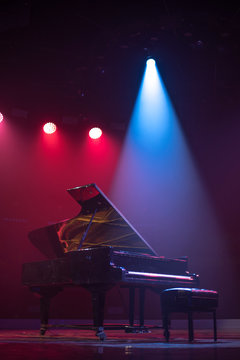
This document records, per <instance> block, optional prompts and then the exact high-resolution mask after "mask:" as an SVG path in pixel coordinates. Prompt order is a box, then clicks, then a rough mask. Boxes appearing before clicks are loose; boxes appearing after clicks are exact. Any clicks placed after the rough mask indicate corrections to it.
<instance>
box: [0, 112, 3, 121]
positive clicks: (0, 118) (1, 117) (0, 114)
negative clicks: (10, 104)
mask: <svg viewBox="0 0 240 360" xmlns="http://www.w3.org/2000/svg"><path fill="white" fill-rule="evenodd" d="M2 121H3V114H2V113H1V112H0V123H1V122H2Z"/></svg>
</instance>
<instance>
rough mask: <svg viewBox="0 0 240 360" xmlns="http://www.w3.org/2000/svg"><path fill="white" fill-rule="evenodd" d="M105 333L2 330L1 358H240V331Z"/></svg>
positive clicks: (98, 359) (112, 331)
mask: <svg viewBox="0 0 240 360" xmlns="http://www.w3.org/2000/svg"><path fill="white" fill-rule="evenodd" d="M106 333H107V339H106V340H105V341H103V342H100V341H99V340H98V339H97V338H96V337H95V335H94V333H93V331H89V330H72V329H51V330H49V331H48V332H47V333H46V334H45V336H42V337H41V336H39V331H38V330H0V359H1V360H4V359H25V360H28V359H35V360H40V359H41V360H42V359H58V360H62V359H64V360H65V359H69V360H71V359H87V360H88V359H89V360H90V359H93V360H105V359H113V360H118V359H129V360H130V359H142V360H143V359H151V360H155V359H158V360H161V359H164V360H171V359H181V360H182V359H184V360H185V359H186V360H190V359H191V360H192V359H196V360H198V359H203V360H207V359H214V360H218V359H219V360H221V359H240V331H221V332H219V334H218V341H217V342H216V343H214V341H213V339H212V331H211V330H196V331H195V340H194V342H193V343H189V342H188V340H187V339H188V333H187V331H186V330H172V331H171V341H170V342H169V343H166V342H165V341H164V337H163V333H162V330H161V329H153V330H152V331H151V333H148V334H126V333H125V332H123V331H122V330H121V331H120V330H111V331H110V330H109V331H106Z"/></svg>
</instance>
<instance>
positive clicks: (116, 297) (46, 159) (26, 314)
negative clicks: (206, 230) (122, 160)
mask: <svg viewBox="0 0 240 360" xmlns="http://www.w3.org/2000/svg"><path fill="white" fill-rule="evenodd" d="M239 36H240V8H239V7H238V6H237V5H236V4H235V3H234V2H231V1H228V2H222V3H220V2H214V1H207V2H203V1H202V2H195V1H189V2H187V1H167V0H166V1H160V0H159V1H152V0H151V1H148V2H146V3H142V2H141V3H140V2H137V1H128V2H124V1H121V2H112V3H111V4H109V3H107V2H100V1H97V2H87V1H86V2H84V1H51V2H49V3H47V2H43V1H1V2H0V111H1V112H2V113H3V114H4V115H5V120H6V121H5V122H4V123H2V124H0V127H1V128H0V136H1V140H0V166H1V168H0V169H1V170H0V191H1V194H0V199H1V207H0V211H1V212H0V234H1V236H0V241H1V252H0V278H1V288H2V294H1V298H0V304H1V306H0V317H1V318H36V317H38V314H39V312H38V299H35V298H34V297H33V295H32V294H30V293H29V291H28V289H25V288H24V287H23V286H22V285H21V265H22V263H24V262H28V261H37V260H41V259H44V257H43V256H42V255H41V254H40V253H39V252H38V250H36V249H35V248H34V247H33V246H32V245H31V243H30V242H29V240H28V238H27V234H28V232H29V231H30V230H32V229H34V228H37V227H40V226H45V225H48V224H49V223H52V222H54V221H60V220H63V219H65V218H70V217H72V216H74V215H75V214H76V212H77V210H78V207H77V205H76V204H75V203H73V201H72V199H71V198H70V197H69V195H68V194H67V193H66V189H67V188H71V187H74V186H79V185H85V184H87V183H92V182H96V183H97V185H98V186H99V187H100V188H101V189H102V190H103V191H105V192H106V193H107V194H108V193H109V191H110V187H111V182H112V179H113V177H114V173H115V169H116V166H117V163H118V159H119V155H120V151H121V145H122V143H123V141H124V136H125V134H126V130H127V126H128V122H129V120H130V117H131V112H132V109H133V106H134V102H135V99H136V96H137V92H138V89H139V86H140V83H141V79H142V75H143V72H144V67H145V60H146V58H147V56H148V55H152V56H154V57H155V58H156V59H157V65H158V69H159V72H160V74H161V76H162V78H163V80H164V83H165V85H166V88H167V90H168V93H169V95H170V97H171V100H172V102H173V105H174V107H175V110H176V112H177V114H178V116H179V121H180V125H181V127H182V129H183V132H184V135H185V137H186V139H187V142H188V144H189V147H190V149H191V153H192V155H193V158H194V160H195V163H196V166H197V168H198V170H199V172H200V174H201V177H202V180H203V182H204V186H205V187H206V189H207V192H208V195H209V198H210V201H211V203H212V206H213V208H214V211H215V214H216V218H217V219H218V223H219V224H220V226H221V231H222V233H221V235H222V239H223V241H224V248H226V249H227V250H226V253H222V252H221V251H220V252H219V251H218V246H217V244H215V246H216V248H211V249H209V244H208V242H207V241H205V239H204V237H203V239H202V243H201V246H200V248H201V253H197V251H195V249H194V247H195V245H194V238H193V243H192V245H189V247H188V249H185V248H184V253H183V254H181V255H186V256H188V257H189V259H190V267H191V268H190V270H191V271H193V272H197V273H199V274H200V276H201V285H202V286H203V287H206V288H213V289H217V290H219V292H220V295H221V297H220V298H221V302H220V307H219V317H221V318H239V317H240V310H239V296H240V291H239V290H238V274H239V270H240V264H239V255H240V247H239V238H240V222H239V212H240V201H239V199H240V189H239V183H240V168H239V157H240V146H239V142H240V122H239V113H240V103H239V95H240V85H239V83H240V70H239V64H240V61H239V60H240V41H239V38H240V37H239ZM46 120H52V121H55V122H56V123H57V125H58V129H59V134H60V135H59V136H58V139H57V141H58V144H57V147H55V146H53V145H52V144H51V143H50V142H49V141H48V140H46V139H45V138H43V137H42V136H41V135H40V133H41V127H42V125H43V123H44V122H45V121H46ZM93 124H98V125H101V126H102V128H103V130H104V131H105V132H106V133H107V134H108V142H107V145H106V148H105V149H104V150H102V152H99V151H97V152H95V151H91V150H90V149H89V147H88V144H87V143H86V140H85V139H86V136H87V131H88V129H89V127H90V126H91V125H93ZM2 125H4V126H2ZM63 134H64V135H63ZM123 197H124V194H123ZM150 201H151V200H150ZM159 207H160V208H161V203H159ZM121 210H122V212H123V213H128V209H127V208H124V205H122V208H121ZM169 216H171V215H169ZM129 220H130V221H132V222H133V223H134V225H135V226H136V228H137V229H141V230H142V231H143V232H144V236H145V238H146V239H147V241H148V242H149V244H150V245H151V246H153V247H154V248H155V249H156V251H157V252H158V253H159V255H165V253H162V252H161V244H160V243H158V242H156V240H151V239H155V238H157V234H153V231H154V229H150V228H149V224H148V223H147V220H146V223H142V221H141V220H140V219H139V218H138V215H137V213H136V215H134V214H133V213H131V216H130V218H129ZM170 220H171V219H170ZM173 226H174V223H173ZM186 226H187V225H186ZM152 235H154V236H152ZM198 237H199V234H198ZM161 241H162V240H161ZM164 248H165V249H166V250H167V252H168V255H169V254H170V256H171V248H170V247H169V248H168V247H167V245H166V244H165V247H164ZM173 256H175V255H173ZM76 295H78V296H76ZM88 300H89V297H88V294H86V293H85V291H84V290H81V289H72V290H68V291H66V292H65V293H64V294H61V295H58V297H57V298H56V303H55V307H54V309H53V310H52V311H53V312H52V316H53V317H58V318H60V317H62V318H70V317H76V318H90V317H91V307H90V305H89V301H88ZM108 301H109V306H108V310H107V317H109V318H113V319H116V318H126V309H127V300H126V294H125V293H124V292H120V290H119V289H115V290H113V291H112V292H111V294H110V296H109V300H108ZM152 301H155V303H154V304H155V306H153V305H151V306H150V305H149V306H148V310H147V317H148V318H150V319H152V318H155V317H156V316H157V315H156V314H158V315H159V309H158V299H156V298H153V300H152Z"/></svg>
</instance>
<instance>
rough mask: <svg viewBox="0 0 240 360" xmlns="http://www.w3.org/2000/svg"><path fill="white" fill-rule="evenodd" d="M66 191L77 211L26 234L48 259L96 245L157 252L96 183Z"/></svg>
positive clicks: (153, 253)
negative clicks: (62, 219)
mask: <svg viewBox="0 0 240 360" xmlns="http://www.w3.org/2000/svg"><path fill="white" fill-rule="evenodd" d="M67 191H68V192H69V194H70V195H71V196H72V197H73V198H74V199H75V200H76V201H77V202H78V204H79V205H80V208H81V210H80V213H79V214H78V215H77V216H76V217H74V218H72V219H68V220H64V221H61V222H59V223H56V224H53V225H49V226H46V227H43V228H40V229H36V230H33V231H31V232H30V233H29V238H30V240H31V242H32V244H34V246H36V247H37V248H38V249H39V250H40V251H41V252H42V253H43V254H44V255H46V256H47V257H48V258H56V257H61V256H63V255H64V253H66V252H70V251H77V250H79V251H81V249H86V248H92V247H96V246H97V247H98V246H109V247H113V248H117V249H119V250H123V251H131V252H137V253H145V254H150V255H157V254H156V252H155V251H154V250H153V249H152V247H151V246H150V245H149V244H148V243H147V242H146V241H145V240H144V239H143V238H142V236H141V235H140V234H139V233H138V232H137V230H136V229H134V227H133V226H132V225H131V224H130V223H129V222H128V221H127V219H126V218H125V217H124V216H123V215H122V214H121V213H120V211H119V210H117V209H116V207H115V206H114V205H113V204H112V202H111V201H110V200H109V199H108V198H107V197H106V195H105V194H104V193H103V192H102V191H101V190H100V189H99V188H98V187H97V185H96V184H89V185H85V186H79V187H76V188H73V189H68V190H67Z"/></svg>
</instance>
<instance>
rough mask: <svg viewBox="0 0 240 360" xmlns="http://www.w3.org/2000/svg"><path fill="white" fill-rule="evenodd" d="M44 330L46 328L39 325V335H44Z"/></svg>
mask: <svg viewBox="0 0 240 360" xmlns="http://www.w3.org/2000/svg"><path fill="white" fill-rule="evenodd" d="M46 331H47V329H46V328H44V327H41V329H40V335H45V332H46Z"/></svg>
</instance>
